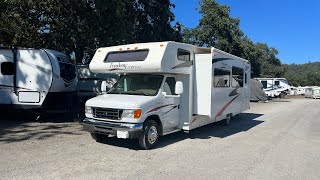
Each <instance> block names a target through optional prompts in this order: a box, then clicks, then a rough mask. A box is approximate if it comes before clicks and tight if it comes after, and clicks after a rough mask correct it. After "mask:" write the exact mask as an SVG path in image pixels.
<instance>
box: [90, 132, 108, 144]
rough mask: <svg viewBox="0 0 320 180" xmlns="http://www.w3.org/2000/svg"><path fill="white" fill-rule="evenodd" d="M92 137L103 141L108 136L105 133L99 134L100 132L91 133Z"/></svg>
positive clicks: (97, 140)
mask: <svg viewBox="0 0 320 180" xmlns="http://www.w3.org/2000/svg"><path fill="white" fill-rule="evenodd" d="M91 137H92V138H93V139H94V140H95V141H96V142H102V141H103V140H105V139H106V138H107V137H108V136H107V135H103V134H98V133H91Z"/></svg>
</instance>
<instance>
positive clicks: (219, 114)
mask: <svg viewBox="0 0 320 180" xmlns="http://www.w3.org/2000/svg"><path fill="white" fill-rule="evenodd" d="M239 96H240V94H238V95H237V96H236V97H234V98H233V99H231V101H229V102H228V103H227V104H226V105H224V106H223V107H222V109H221V110H220V111H219V112H218V114H217V115H216V117H218V116H221V115H222V113H223V112H224V111H225V110H226V109H227V107H228V106H229V105H230V104H231V103H232V102H233V101H234V100H235V99H237V97H239Z"/></svg>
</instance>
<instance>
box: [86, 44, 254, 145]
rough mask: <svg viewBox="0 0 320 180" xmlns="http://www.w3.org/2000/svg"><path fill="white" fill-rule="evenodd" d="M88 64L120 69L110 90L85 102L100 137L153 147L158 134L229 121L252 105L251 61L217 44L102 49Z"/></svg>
mask: <svg viewBox="0 0 320 180" xmlns="http://www.w3.org/2000/svg"><path fill="white" fill-rule="evenodd" d="M89 68H90V70H91V71H92V72H94V73H118V74H120V79H119V80H118V81H117V82H116V83H115V84H114V86H113V87H112V88H111V89H110V90H109V91H108V92H107V93H106V94H104V95H100V96H97V97H94V98H92V99H89V100H88V101H87V102H86V109H85V111H86V114H85V115H86V118H85V120H84V121H83V126H84V129H85V130H87V131H89V132H90V133H91V135H92V137H93V138H94V139H95V140H97V141H100V140H102V139H104V138H107V136H108V135H110V134H111V135H115V136H117V137H118V138H137V139H139V144H140V146H141V147H142V148H144V149H150V148H152V147H154V146H155V145H156V143H157V141H158V139H159V136H163V135H166V134H169V133H172V132H176V131H180V130H184V131H190V130H192V129H195V128H197V127H201V126H204V125H206V124H209V123H213V122H217V121H222V120H223V121H224V122H225V123H226V124H229V122H230V119H231V118H232V116H234V115H237V114H239V113H241V112H243V111H244V110H247V109H248V108H249V101H250V72H251V68H250V64H249V62H248V61H247V60H245V59H242V58H239V57H236V56H233V55H231V54H228V53H225V52H223V51H220V50H218V49H215V48H200V47H196V46H193V45H189V44H182V43H176V42H155V43H143V44H129V45H121V46H114V47H106V48H99V49H98V50H97V51H96V53H95V55H94V57H93V59H92V61H91V63H90V65H89ZM102 84H103V83H102Z"/></svg>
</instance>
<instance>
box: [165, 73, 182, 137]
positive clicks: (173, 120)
mask: <svg viewBox="0 0 320 180" xmlns="http://www.w3.org/2000/svg"><path fill="white" fill-rule="evenodd" d="M175 84H176V79H175V78H174V77H167V78H166V80H165V82H164V84H163V87H162V91H163V93H164V96H163V108H161V111H162V112H161V113H162V121H163V131H164V132H167V131H171V130H174V129H176V127H177V126H178V124H179V120H180V117H179V104H180V96H179V95H177V94H175Z"/></svg>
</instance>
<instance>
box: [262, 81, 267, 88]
mask: <svg viewBox="0 0 320 180" xmlns="http://www.w3.org/2000/svg"><path fill="white" fill-rule="evenodd" d="M261 84H262V86H263V89H266V88H267V81H261Z"/></svg>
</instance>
